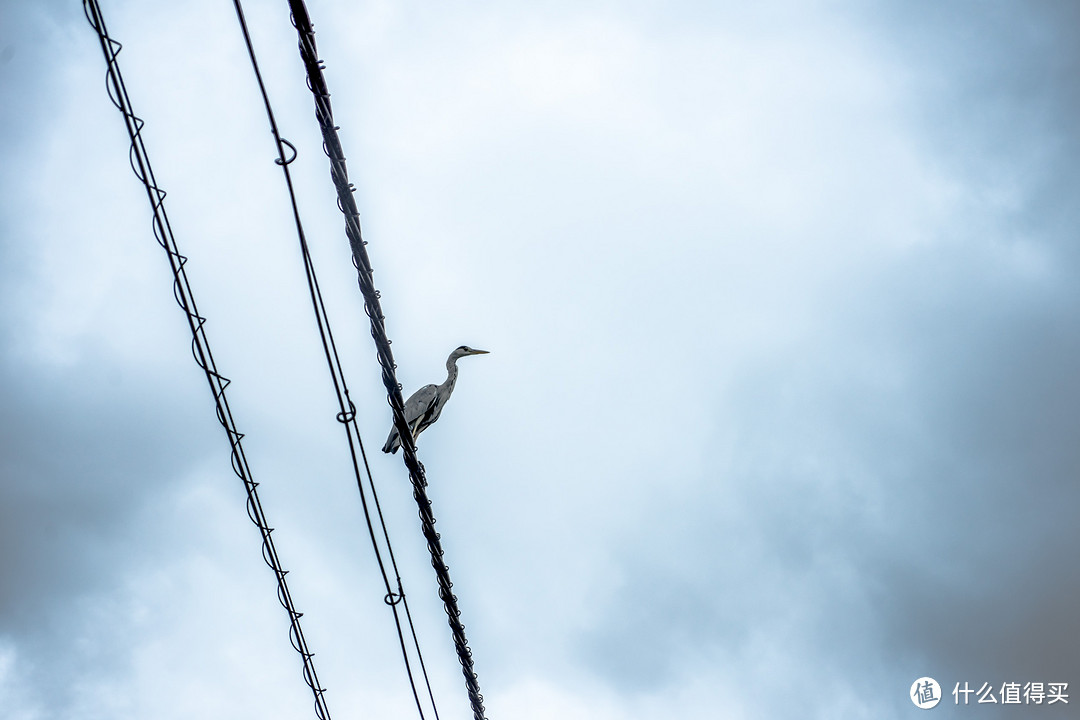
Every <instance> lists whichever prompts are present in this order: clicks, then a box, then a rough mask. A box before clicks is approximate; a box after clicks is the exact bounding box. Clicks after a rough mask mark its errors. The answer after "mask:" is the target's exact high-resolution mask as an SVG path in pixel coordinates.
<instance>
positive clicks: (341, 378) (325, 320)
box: [233, 0, 439, 720]
mask: <svg viewBox="0 0 1080 720" xmlns="http://www.w3.org/2000/svg"><path fill="white" fill-rule="evenodd" d="M233 7H234V9H235V10H236V17H237V21H238V22H239V24H240V30H241V33H242V35H243V37H244V43H245V45H246V46H247V51H248V57H249V59H250V60H251V66H252V69H253V70H254V73H255V79H256V82H257V83H258V86H259V92H260V93H261V95H262V100H263V104H264V106H265V108H266V116H267V119H268V120H269V123H270V132H271V134H272V135H273V136H274V141H275V143H276V146H277V151H278V157H277V159H276V160H275V161H274V162H275V163H276V164H277V165H278V166H279V167H281V171H282V175H283V176H284V179H285V186H286V189H287V192H288V195H289V202H290V204H291V207H292V213H293V222H294V224H295V226H296V235H297V239H298V240H299V244H300V253H301V256H302V258H303V262H304V271H305V276H306V279H307V284H308V292H309V295H310V297H311V305H312V310H313V312H314V315H315V322H316V325H317V326H318V330H319V338H320V340H321V342H322V346H323V353H324V355H325V357H326V363H327V368H328V369H329V371H330V378H331V381H332V383H333V386H334V394H335V397H336V398H337V402H338V408H339V412H338V413H337V415H336V418H337V421H338V422H339V423H341V424H342V426H343V427H344V429H345V435H346V441H347V442H348V444H349V452H350V455H351V459H352V466H353V474H354V476H355V478H356V485H357V489H358V490H359V493H360V502H361V505H362V507H363V511H364V519H365V521H366V523H367V529H368V534H369V536H370V539H371V546H372V548H373V550H374V552H375V559H376V561H377V562H378V566H379V571H380V573H381V574H382V578H383V584H384V586H385V588H386V595H385V596H384V598H383V600H384V602H385V603H386V605H387V606H389V607H390V609H391V610H392V612H393V615H394V623H395V626H396V628H397V634H398V642H399V644H400V647H401V655H402V659H403V660H404V662H405V671H406V674H407V675H408V679H409V685H410V687H411V688H412V693H413V698H414V700H415V702H416V709H417V711H418V713H419V715H420V718H421V720H423V718H424V709H423V705H422V702H421V700H420V695H419V691H418V689H417V686H416V680H415V678H414V676H413V668H412V662H411V660H410V657H409V649H408V647H407V645H406V640H405V635H404V629H403V627H402V619H401V616H400V612H399V608H401V609H404V611H405V620H406V623H407V624H408V626H409V631H410V634H411V636H412V641H413V648H414V649H415V652H416V657H417V660H418V662H419V665H420V671H421V673H422V675H423V679H424V684H425V685H426V688H427V696H428V699H429V700H430V702H431V708H432V710H433V712H434V715H435V718H436V720H438V717H439V711H438V706H437V704H436V702H435V696H434V693H433V691H432V688H431V681H430V679H429V677H428V673H427V667H426V664H425V663H424V656H423V652H422V651H421V649H420V642H419V638H418V637H417V635H416V626H415V625H414V624H413V621H412V614H411V613H410V612H409V606H408V600H407V599H406V596H405V590H404V587H403V585H402V581H401V574H400V572H399V571H398V566H397V561H396V559H395V557H394V548H393V544H392V543H391V541H390V534H389V532H388V530H387V527H386V520H385V518H384V516H383V512H382V507H381V505H380V504H379V495H378V492H377V491H376V489H375V483H374V479H373V477H372V474H371V467H370V465H369V463H368V459H367V453H366V451H365V450H364V443H363V439H362V437H361V435H360V428H359V426H358V425H357V422H356V408H355V406H354V405H353V403H352V400H351V399H350V397H349V387H348V384H347V382H346V380H345V374H344V370H343V368H342V364H341V360H340V357H339V355H338V351H337V343H336V342H335V341H334V333H333V330H332V329H331V327H330V319H329V317H328V315H327V312H326V307H325V304H324V302H323V296H322V291H321V289H320V288H319V279H318V275H317V273H316V271H315V264H314V262H313V261H312V258H311V254H310V252H309V249H308V243H307V238H306V235H305V233H304V227H303V223H302V221H301V219H300V209H299V207H298V204H297V200H296V193H295V191H294V188H293V182H292V173H291V171H290V170H289V165H290V164H292V162H293V161H294V160H296V157H297V150H296V147H295V146H294V145H293V144H292V143H290V142H289V141H288V140H285V139H284V138H283V137H282V136H281V133H280V131H279V129H278V125H277V120H276V119H275V117H274V110H273V107H272V105H271V103H270V96H269V93H268V92H267V90H266V85H265V83H264V82H263V79H262V72H261V71H260V69H259V62H258V59H257V57H256V54H255V48H254V44H253V41H252V38H251V33H250V31H249V29H248V25H247V20H246V18H245V16H244V10H243V4H242V3H241V2H240V0H233ZM361 462H362V464H363V467H364V473H363V474H362V473H361V470H360V464H361ZM365 475H366V477H367V482H368V487H369V489H370V492H371V497H372V500H373V502H374V505H375V512H376V514H377V516H378V519H379V525H380V527H381V529H382V538H383V542H384V543H385V546H386V553H387V555H388V556H389V559H390V564H391V567H392V568H393V575H394V587H392V586H391V581H390V578H389V575H388V572H387V568H386V564H385V563H384V561H383V553H382V550H381V549H380V543H379V539H378V538H377V536H376V532H375V528H374V525H373V522H372V516H371V511H370V508H369V505H368V499H367V493H366V491H365V488H364V480H363V477H364V476H365Z"/></svg>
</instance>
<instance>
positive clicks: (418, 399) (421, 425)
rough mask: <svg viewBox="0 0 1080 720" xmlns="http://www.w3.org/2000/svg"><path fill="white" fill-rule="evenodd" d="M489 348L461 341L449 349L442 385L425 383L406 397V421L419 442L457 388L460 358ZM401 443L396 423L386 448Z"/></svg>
mask: <svg viewBox="0 0 1080 720" xmlns="http://www.w3.org/2000/svg"><path fill="white" fill-rule="evenodd" d="M487 352H488V351H487V350H474V349H473V348H471V347H469V346H468V345H462V346H461V347H459V348H457V349H456V350H454V352H452V353H450V357H448V358H447V359H446V380H445V381H443V384H442V385H425V386H424V387H422V388H420V389H419V390H417V391H416V392H414V393H413V394H412V397H410V398H409V399H408V400H406V401H405V422H406V423H408V425H409V429H410V430H411V431H412V436H413V442H416V438H417V436H418V435H420V433H422V432H424V430H426V429H427V428H428V427H429V426H430V425H431V424H432V423H433V422H435V421H436V420H438V419H439V415H440V414H441V413H442V410H443V408H444V407H445V406H446V401H447V400H449V399H450V393H452V392H454V384H455V383H457V375H458V368H457V361H458V359H459V358H463V357H465V356H466V355H487ZM399 447H401V437H400V436H399V435H398V430H397V427H393V428H391V429H390V436H389V437H388V438H386V444H385V445H383V452H384V453H396V452H397V450H398V448H399Z"/></svg>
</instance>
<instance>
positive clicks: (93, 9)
mask: <svg viewBox="0 0 1080 720" xmlns="http://www.w3.org/2000/svg"><path fill="white" fill-rule="evenodd" d="M83 9H84V12H85V13H86V19H87V20H88V21H89V22H90V25H91V26H92V27H93V28H94V30H95V31H96V32H97V34H98V39H99V41H100V43H101V51H102V53H103V54H104V55H105V64H106V68H107V69H106V87H107V89H108V92H109V98H110V99H111V100H112V102H113V104H114V105H115V106H116V108H117V109H118V110H120V112H121V113H122V114H123V116H124V123H125V125H126V126H127V130H128V135H129V136H130V138H131V147H130V150H129V161H130V163H131V168H132V170H133V171H134V172H135V176H136V177H137V178H138V179H139V180H140V181H141V182H142V183H143V186H144V187H145V188H146V195H147V198H148V199H149V201H150V207H151V210H152V212H153V215H154V218H153V228H154V237H155V238H156V239H157V242H158V244H159V245H160V246H161V247H162V249H164V250H165V252H166V254H167V256H168V260H169V265H170V267H171V268H172V272H173V296H174V297H175V298H176V302H177V304H179V305H180V307H181V308H182V309H183V310H184V313H185V315H186V316H187V321H188V327H189V329H190V330H191V348H192V354H193V355H194V357H195V362H196V363H198V365H199V367H200V368H201V369H202V370H203V372H204V373H205V375H206V380H207V382H208V383H209V385H210V391H211V393H212V394H213V397H214V406H215V411H216V414H217V418H218V422H219V423H220V424H221V426H222V428H224V430H225V434H226V436H227V437H228V440H229V446H230V452H231V463H232V469H233V472H234V473H236V475H237V477H239V478H240V479H241V480H242V481H243V483H244V489H245V491H246V493H247V513H248V517H249V518H250V519H251V521H252V522H253V523H254V524H255V525H256V526H257V527H258V528H259V534H260V535H261V537H262V555H263V560H264V561H265V562H266V564H267V565H268V566H269V567H270V568H271V569H272V570H273V571H274V576H275V577H276V579H277V594H278V601H279V602H280V603H281V606H282V607H283V608H285V610H286V612H287V613H288V615H289V642H290V644H291V645H292V646H293V648H294V649H295V650H296V652H297V653H299V655H300V657H301V659H302V661H303V677H304V682H305V683H306V684H307V686H308V687H309V688H310V689H311V692H312V694H313V696H314V699H315V715H316V717H317V718H319V720H330V711H329V709H328V708H327V706H326V698H325V692H326V689H325V688H323V687H322V686H321V685H320V684H319V677H318V675H317V674H316V672H315V665H314V663H313V661H312V657H313V655H314V653H312V652H311V651H310V650H309V649H308V644H307V640H306V639H305V637H304V632H303V629H302V628H301V626H300V618H301V617H302V616H303V614H302V613H300V612H298V611H297V610H296V607H295V605H294V604H293V599H292V594H291V593H290V592H289V585H288V583H287V582H286V580H285V576H286V575H287V574H288V571H287V570H285V569H283V568H282V566H281V560H280V558H279V557H278V552H277V548H276V546H275V545H274V540H273V537H272V533H273V532H274V529H273V528H272V527H270V526H269V524H268V522H267V519H266V514H265V512H264V511H263V507H262V503H261V502H260V501H259V494H258V490H257V488H258V486H259V484H258V483H257V482H255V481H254V480H253V479H252V472H251V468H250V466H249V465H248V460H247V456H246V455H245V453H244V447H243V444H242V442H241V441H242V440H243V438H244V436H243V434H242V433H240V432H239V431H238V430H237V429H236V423H235V421H234V419H233V415H232V411H231V410H230V408H229V402H228V399H227V398H226V395H225V389H226V388H227V387H228V385H229V380H228V378H226V377H225V376H223V375H222V374H221V373H220V372H218V369H217V365H216V364H215V363H214V357H213V355H212V353H211V352H210V344H209V341H208V340H207V337H206V332H205V329H204V326H205V324H206V318H205V317H204V316H202V315H200V314H199V310H198V308H197V306H196V305H195V297H194V295H193V293H192V290H191V284H190V283H189V281H188V277H187V272H186V271H185V270H184V265H185V264H186V263H187V258H186V257H185V256H184V255H182V254H181V253H180V250H179V247H178V246H177V243H176V238H175V237H174V236H173V232H172V226H171V225H170V223H169V218H168V215H167V214H166V212H165V204H164V200H165V191H164V190H161V189H160V188H159V187H158V184H157V180H156V179H155V177H154V171H153V169H152V168H151V166H150V160H149V157H148V155H147V152H146V147H145V146H144V144H143V140H142V128H143V126H144V123H143V121H142V119H140V118H139V117H137V116H136V115H135V113H134V112H133V111H132V109H131V100H130V98H129V97H128V93H127V88H126V87H125V85H124V80H123V77H122V76H121V74H120V66H119V63H118V62H117V55H118V54H119V52H120V50H121V45H120V43H118V42H117V41H115V40H113V39H112V38H111V37H109V33H108V30H107V29H106V27H105V21H104V19H103V17H102V14H101V8H100V6H99V5H98V2H97V0H83Z"/></svg>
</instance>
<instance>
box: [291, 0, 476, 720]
mask: <svg viewBox="0 0 1080 720" xmlns="http://www.w3.org/2000/svg"><path fill="white" fill-rule="evenodd" d="M289 8H290V9H291V11H292V22H293V26H294V27H295V28H296V31H297V35H298V36H299V48H300V57H301V59H302V60H303V63H304V66H305V69H306V71H307V86H308V89H309V90H310V91H311V93H312V95H313V96H314V100H315V116H316V118H317V119H318V122H319V127H320V130H321V132H322V136H323V152H325V153H326V156H327V157H328V158H329V159H330V177H331V179H332V180H333V182H334V186H335V188H336V189H337V195H338V201H337V205H338V209H339V210H341V212H342V214H343V215H344V216H345V234H346V237H347V238H348V240H349V245H350V248H351V249H352V255H353V265H354V266H355V267H356V270H357V282H358V284H359V286H360V292H361V293H362V295H363V297H364V311H365V312H366V313H367V316H368V318H369V319H370V321H371V336H372V338H373V339H374V341H375V349H376V355H377V356H378V360H379V365H380V367H381V368H382V379H383V385H384V386H385V387H386V392H387V402H388V403H389V404H390V408H391V411H392V412H393V416H394V426H395V427H396V428H397V431H398V435H399V436H400V437H401V448H402V451H403V453H402V454H403V456H404V458H403V459H404V462H405V466H406V467H407V468H408V470H409V478H410V480H411V482H412V485H413V498H414V500H415V501H416V504H417V508H418V510H419V515H420V524H421V528H422V531H423V533H424V537H425V539H426V540H427V545H428V552H429V553H430V555H431V566H432V568H434V570H435V575H436V578H437V580H438V583H439V598H440V599H441V600H442V601H443V606H444V609H445V611H446V616H447V622H448V623H449V625H450V629H451V634H452V635H453V638H454V647H455V650H456V651H457V656H458V662H459V663H460V664H461V670H462V674H463V675H464V677H465V686H466V689H467V691H468V694H469V702H470V704H471V706H472V711H473V718H474V720H485V717H484V703H483V696H482V695H481V694H480V684H479V680H478V679H477V675H476V671H475V669H474V667H473V658H472V650H471V649H470V648H469V645H468V641H467V639H466V637H465V626H464V624H462V622H461V609H460V608H459V607H458V604H457V596H455V595H454V594H453V592H452V590H451V589H452V588H453V583H452V582H451V581H450V569H449V567H447V565H446V563H445V562H444V561H443V555H444V551H443V548H442V542H441V541H440V538H439V533H437V532H435V516H434V513H433V511H432V508H431V500H430V499H428V496H427V492H426V490H425V488H426V486H427V479H426V475H425V470H424V466H423V465H422V464H421V463H420V461H419V460H418V459H417V457H416V444H415V442H414V440H413V437H412V433H411V432H410V431H409V427H408V423H407V422H406V420H405V402H404V399H403V397H402V394H401V385H400V384H399V383H398V381H397V376H396V374H395V372H394V371H395V368H396V367H397V366H396V365H395V364H394V356H393V353H392V352H391V350H390V340H389V338H388V337H387V335H386V327H385V322H384V321H385V317H384V316H383V313H382V307H381V305H380V303H379V293H378V291H377V290H376V289H375V285H374V280H373V278H372V272H373V271H372V268H371V262H370V260H369V259H368V255H367V250H366V249H365V248H364V246H365V245H366V244H367V243H366V242H365V241H364V240H363V238H362V236H361V231H360V214H359V212H358V210H357V207H356V201H355V200H354V199H353V196H352V194H353V193H354V192H355V188H354V187H353V185H352V184H351V183H350V182H349V178H348V172H347V170H346V166H345V154H344V152H343V150H342V147H341V141H340V139H339V138H338V134H337V131H338V129H339V128H338V127H337V126H336V125H335V124H334V116H333V111H332V109H331V105H330V92H329V90H328V89H327V86H326V80H325V78H324V77H323V74H322V71H323V70H324V69H325V66H324V64H323V62H322V61H321V60H319V58H318V51H317V49H316V45H315V33H314V30H313V29H312V25H311V19H310V17H309V15H308V12H307V7H306V6H305V4H304V2H303V0H289Z"/></svg>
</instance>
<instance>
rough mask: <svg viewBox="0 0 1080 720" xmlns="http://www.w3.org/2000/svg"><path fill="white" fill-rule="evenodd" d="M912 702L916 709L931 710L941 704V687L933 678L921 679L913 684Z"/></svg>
mask: <svg viewBox="0 0 1080 720" xmlns="http://www.w3.org/2000/svg"><path fill="white" fill-rule="evenodd" d="M909 697H910V698H911V702H913V703H915V707H918V708H922V709H923V710H929V709H930V708H932V707H934V706H936V705H937V704H938V703H939V702H941V686H940V685H938V681H937V680H935V679H934V678H932V677H921V678H919V679H918V680H916V681H915V682H913V683H911V694H910V695H909Z"/></svg>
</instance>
